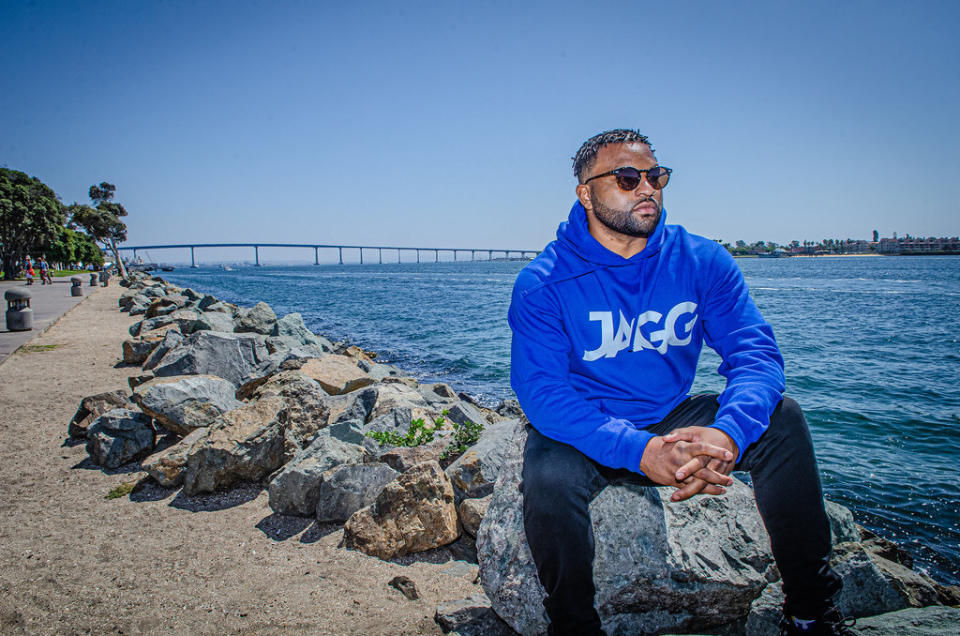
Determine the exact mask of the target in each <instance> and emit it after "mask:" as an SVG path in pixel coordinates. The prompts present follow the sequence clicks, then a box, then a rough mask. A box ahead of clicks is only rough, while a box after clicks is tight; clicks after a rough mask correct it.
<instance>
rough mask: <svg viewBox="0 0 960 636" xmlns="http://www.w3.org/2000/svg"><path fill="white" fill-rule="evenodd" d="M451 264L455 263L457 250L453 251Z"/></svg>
mask: <svg viewBox="0 0 960 636" xmlns="http://www.w3.org/2000/svg"><path fill="white" fill-rule="evenodd" d="M453 262H454V263H456V262H457V250H453Z"/></svg>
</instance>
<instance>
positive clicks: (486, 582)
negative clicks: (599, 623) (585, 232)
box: [477, 421, 774, 634]
mask: <svg viewBox="0 0 960 636" xmlns="http://www.w3.org/2000/svg"><path fill="white" fill-rule="evenodd" d="M526 437H527V432H526V428H525V426H524V425H523V424H522V421H520V422H517V423H516V425H515V429H514V433H513V435H511V436H510V437H509V440H510V444H509V445H508V446H507V448H506V452H505V455H504V461H503V465H502V466H501V469H500V476H499V478H498V480H497V484H496V487H495V489H494V493H493V498H492V500H491V502H490V506H489V508H488V510H487V513H486V515H485V516H484V519H483V522H482V523H481V525H480V530H479V532H478V535H477V551H478V557H479V562H480V577H481V580H482V583H483V587H484V590H485V591H486V593H487V596H489V598H490V600H491V603H492V606H493V608H494V609H495V610H496V612H497V614H499V615H500V616H501V618H503V619H504V620H505V621H506V622H507V623H508V624H509V625H510V627H512V628H513V629H514V630H516V631H518V632H520V633H523V634H532V633H542V632H544V631H546V625H547V621H546V615H545V613H544V609H543V605H542V601H543V598H544V592H543V588H542V586H541V585H540V582H539V580H538V578H537V572H536V568H535V566H534V564H533V558H532V557H531V556H530V550H529V547H528V546H527V542H526V536H525V534H524V530H523V511H522V495H521V493H520V490H519V483H520V470H521V465H522V449H523V446H524V444H525V442H526ZM672 491H673V489H672V488H666V487H664V488H653V487H642V486H637V485H626V484H624V485H610V486H607V487H606V488H605V489H604V490H603V491H602V492H600V493H599V494H598V495H597V497H596V498H595V499H594V500H593V502H592V503H591V505H590V511H591V517H592V520H593V532H594V536H595V537H596V551H595V554H596V556H595V561H594V580H595V583H596V586H597V596H596V604H597V610H598V612H599V613H600V617H601V619H602V620H603V625H604V629H606V630H607V633H610V634H633V633H653V632H655V633H662V632H674V633H676V632H683V631H688V632H689V631H695V630H707V629H709V628H711V627H714V626H718V625H724V624H727V623H730V622H732V621H734V620H739V619H741V618H743V617H745V616H746V615H747V613H748V611H749V610H750V604H751V602H752V601H753V600H754V599H755V598H756V597H757V596H758V595H759V594H760V593H761V591H762V590H763V589H764V588H765V587H766V585H767V583H768V580H769V578H768V577H770V578H772V577H773V576H774V575H773V567H772V566H773V557H772V555H771V554H770V548H769V538H768V537H767V534H766V531H765V530H764V527H763V523H762V522H761V520H760V515H759V513H758V512H757V509H756V504H755V502H754V499H753V492H752V491H751V490H750V488H748V487H747V486H746V485H744V484H743V483H741V482H739V481H735V482H734V485H733V486H731V487H729V488H728V489H727V494H726V495H724V496H723V497H695V498H693V499H690V500H688V501H684V502H678V503H673V502H670V501H669V497H670V494H671V493H672Z"/></svg>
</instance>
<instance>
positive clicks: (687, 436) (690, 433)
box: [663, 428, 700, 443]
mask: <svg viewBox="0 0 960 636" xmlns="http://www.w3.org/2000/svg"><path fill="white" fill-rule="evenodd" d="M699 439H700V433H699V432H698V431H697V430H696V429H694V428H675V429H673V430H672V431H670V432H669V433H667V434H666V435H664V436H663V441H665V442H668V443H669V442H696V441H697V440H699Z"/></svg>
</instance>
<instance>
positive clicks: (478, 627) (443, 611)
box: [433, 594, 516, 636]
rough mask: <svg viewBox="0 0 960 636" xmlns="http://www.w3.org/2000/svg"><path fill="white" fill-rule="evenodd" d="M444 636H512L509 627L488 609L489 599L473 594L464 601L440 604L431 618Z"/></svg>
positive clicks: (512, 632) (491, 609)
mask: <svg viewBox="0 0 960 636" xmlns="http://www.w3.org/2000/svg"><path fill="white" fill-rule="evenodd" d="M433 620H435V621H436V622H437V625H439V626H440V629H442V630H443V633H444V634H450V633H454V634H459V635H460V636H513V634H516V632H514V631H513V630H512V629H510V626H509V625H507V624H506V623H504V622H503V620H501V618H500V617H499V616H497V614H496V612H494V611H493V608H491V607H490V599H488V598H487V597H486V596H485V595H483V594H474V595H472V596H469V597H467V598H464V599H459V600H456V601H449V602H446V603H441V604H440V605H438V606H437V611H436V613H435V614H434V616H433Z"/></svg>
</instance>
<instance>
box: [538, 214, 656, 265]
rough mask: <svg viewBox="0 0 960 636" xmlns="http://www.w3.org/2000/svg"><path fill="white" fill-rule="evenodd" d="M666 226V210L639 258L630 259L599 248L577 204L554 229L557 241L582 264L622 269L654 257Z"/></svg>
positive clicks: (634, 256)
mask: <svg viewBox="0 0 960 636" xmlns="http://www.w3.org/2000/svg"><path fill="white" fill-rule="evenodd" d="M666 223H667V211H666V209H661V210H660V221H659V222H658V223H657V228H656V229H655V230H654V231H653V234H651V235H650V237H649V238H648V239H647V244H646V246H645V247H644V248H643V250H641V251H640V252H639V253H638V254H634V255H633V256H631V257H630V258H624V257H622V256H620V255H619V254H617V253H615V252H611V251H610V250H608V249H607V248H606V247H604V246H603V245H601V244H600V242H599V241H597V239H595V238H593V235H592V234H590V229H589V228H588V226H587V211H586V210H585V209H584V208H583V205H581V203H580V201H579V200H578V201H577V202H576V203H574V204H573V207H572V208H571V209H570V216H569V218H568V219H567V220H566V221H564V222H563V223H561V224H560V227H558V228H557V241H559V242H560V243H561V244H562V245H564V246H566V247H567V248H569V249H570V250H572V251H573V252H574V253H575V254H576V255H577V256H579V257H580V258H582V259H583V260H585V261H587V262H589V263H593V264H594V265H602V266H606V267H623V266H624V265H631V264H635V263H639V262H641V261H643V260H645V259H648V258H650V257H652V256H654V255H656V254H657V252H659V251H660V246H661V245H662V243H663V232H664V226H665V225H666Z"/></svg>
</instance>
